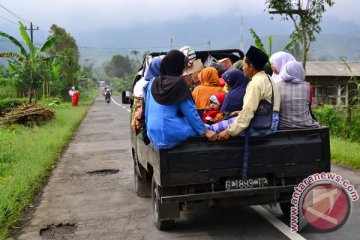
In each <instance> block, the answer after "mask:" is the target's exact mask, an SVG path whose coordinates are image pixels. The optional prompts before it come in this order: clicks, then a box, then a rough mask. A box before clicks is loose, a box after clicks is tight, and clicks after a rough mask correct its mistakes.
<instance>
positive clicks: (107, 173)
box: [87, 169, 119, 175]
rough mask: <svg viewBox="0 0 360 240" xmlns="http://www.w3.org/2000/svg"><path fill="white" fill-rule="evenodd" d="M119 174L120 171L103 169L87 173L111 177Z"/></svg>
mask: <svg viewBox="0 0 360 240" xmlns="http://www.w3.org/2000/svg"><path fill="white" fill-rule="evenodd" d="M118 172H119V169H101V170H95V171H89V172H87V173H88V174H90V175H110V174H116V173H118Z"/></svg>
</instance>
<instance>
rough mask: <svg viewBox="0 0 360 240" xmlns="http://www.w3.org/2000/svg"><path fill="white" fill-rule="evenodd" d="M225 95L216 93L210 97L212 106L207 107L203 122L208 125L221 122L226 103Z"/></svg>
mask: <svg viewBox="0 0 360 240" xmlns="http://www.w3.org/2000/svg"><path fill="white" fill-rule="evenodd" d="M224 98H225V93H216V94H214V95H212V96H211V97H210V99H209V100H210V105H209V106H206V107H205V111H204V114H203V116H202V120H203V122H204V123H206V124H213V123H217V122H219V121H221V120H222V119H223V116H224V114H223V113H222V112H221V111H220V108H221V105H222V104H223V102H224Z"/></svg>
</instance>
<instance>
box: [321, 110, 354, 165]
mask: <svg viewBox="0 0 360 240" xmlns="http://www.w3.org/2000/svg"><path fill="white" fill-rule="evenodd" d="M349 107H351V108H352V109H351V113H349V110H348V109H338V108H336V107H334V106H331V105H325V106H323V107H321V108H317V109H314V114H315V116H316V118H317V120H318V121H319V122H320V123H321V124H322V125H326V126H328V127H329V128H330V136H331V139H330V147H331V160H332V161H333V162H334V163H337V164H340V165H343V166H346V167H351V168H355V169H360V107H359V106H358V105H356V106H349ZM349 107H348V108H349ZM348 114H351V116H349V115H348Z"/></svg>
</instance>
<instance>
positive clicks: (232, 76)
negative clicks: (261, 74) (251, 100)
mask: <svg viewBox="0 0 360 240" xmlns="http://www.w3.org/2000/svg"><path fill="white" fill-rule="evenodd" d="M221 77H222V78H223V79H224V80H225V82H226V83H227V84H228V85H229V86H230V87H231V89H230V91H229V92H228V93H227V94H226V96H225V100H224V103H223V105H222V107H221V112H227V113H231V112H234V111H239V110H242V106H243V98H244V95H245V91H246V86H247V84H248V82H249V80H248V79H247V78H246V77H245V75H244V73H243V72H242V71H240V70H239V69H237V68H232V69H229V70H227V71H226V72H224V73H223V74H222V75H221Z"/></svg>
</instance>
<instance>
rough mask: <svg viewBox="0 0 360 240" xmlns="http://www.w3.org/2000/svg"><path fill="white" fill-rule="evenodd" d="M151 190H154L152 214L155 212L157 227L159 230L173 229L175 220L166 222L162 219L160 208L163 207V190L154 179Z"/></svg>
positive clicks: (154, 217) (154, 219)
mask: <svg viewBox="0 0 360 240" xmlns="http://www.w3.org/2000/svg"><path fill="white" fill-rule="evenodd" d="M151 189H152V212H153V221H154V224H155V226H156V227H157V228H158V229H159V230H167V229H170V228H172V227H173V226H174V224H175V220H174V219H165V220H161V219H160V208H161V207H162V206H161V202H160V198H161V189H160V187H159V186H158V185H157V183H156V181H155V178H154V177H153V178H152V181H151Z"/></svg>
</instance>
